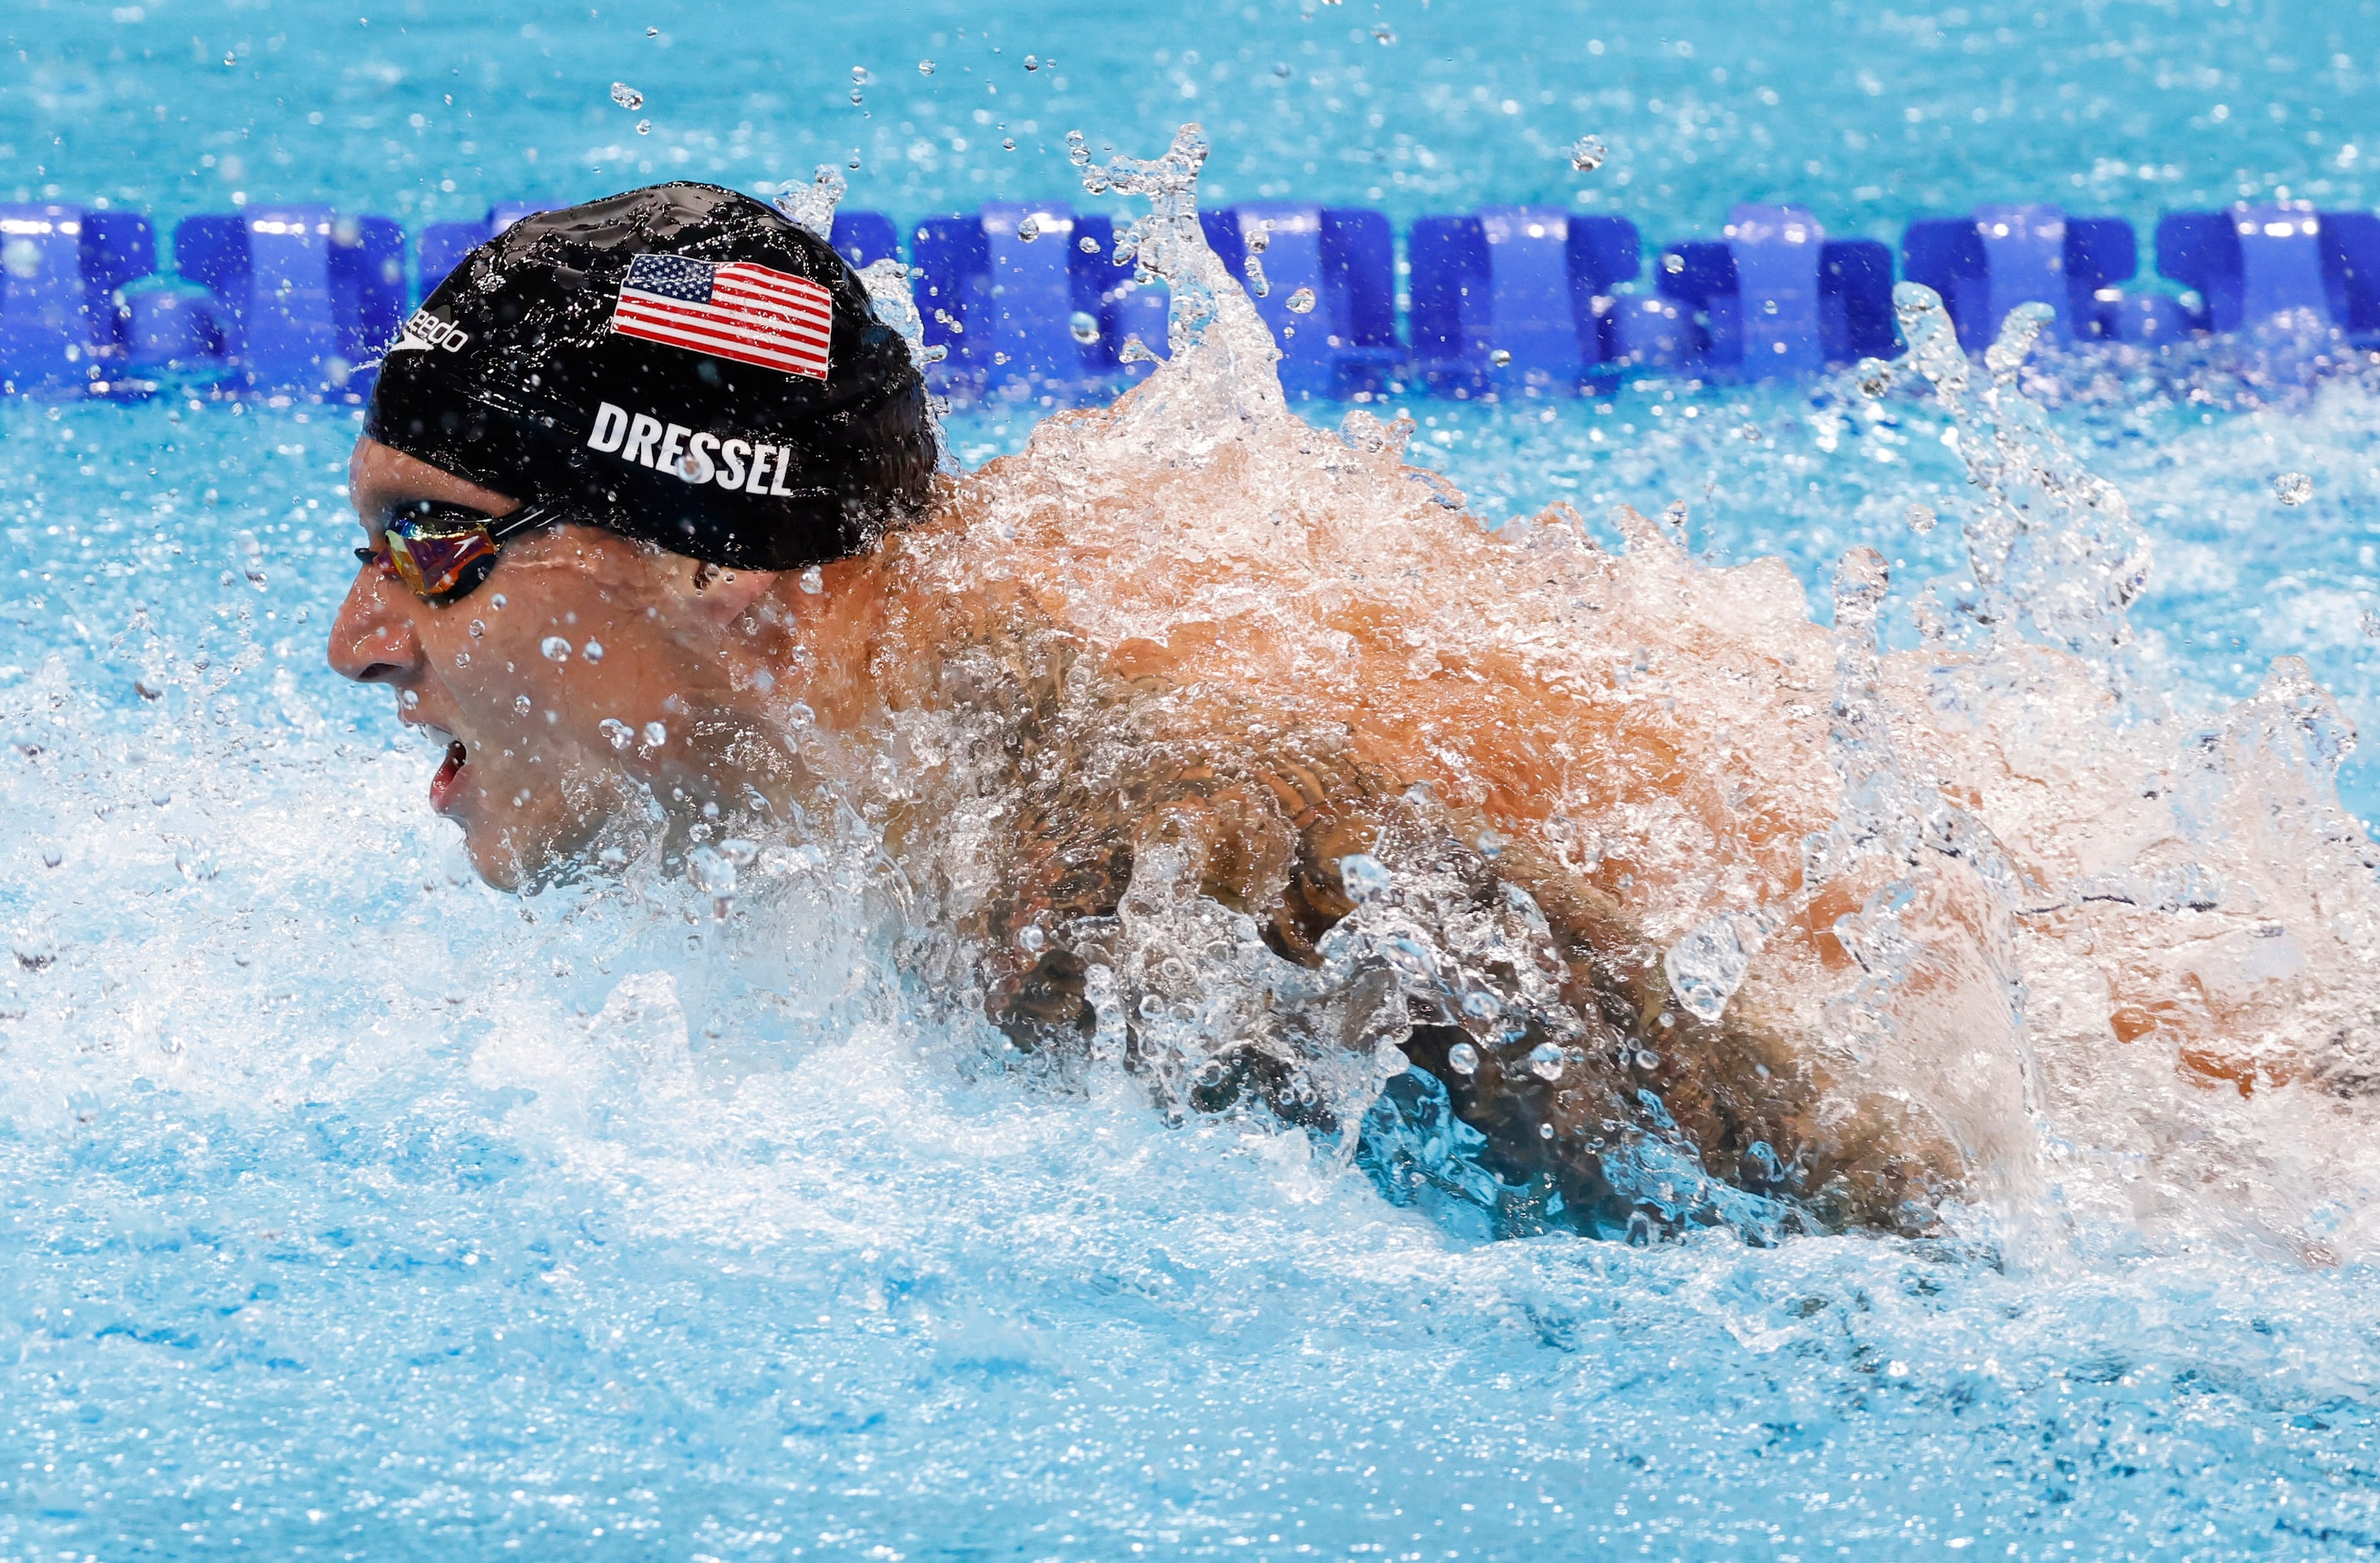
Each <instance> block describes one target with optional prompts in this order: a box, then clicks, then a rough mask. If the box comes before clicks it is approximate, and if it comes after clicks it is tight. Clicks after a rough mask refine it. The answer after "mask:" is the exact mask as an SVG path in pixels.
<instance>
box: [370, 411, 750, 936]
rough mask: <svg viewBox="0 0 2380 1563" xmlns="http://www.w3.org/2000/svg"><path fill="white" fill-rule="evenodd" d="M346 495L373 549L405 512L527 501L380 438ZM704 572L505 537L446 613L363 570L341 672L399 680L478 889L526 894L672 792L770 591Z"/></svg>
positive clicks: (544, 539)
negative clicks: (749, 608) (430, 746)
mask: <svg viewBox="0 0 2380 1563" xmlns="http://www.w3.org/2000/svg"><path fill="white" fill-rule="evenodd" d="M348 489H349V493H350V496H351V497H352V499H353V501H354V503H355V506H356V514H357V516H358V520H359V521H360V522H361V524H362V527H363V531H364V540H365V541H366V542H367V544H369V545H370V546H374V547H377V546H378V545H379V544H380V542H381V531H382V527H383V525H384V523H385V522H386V519H387V517H388V516H389V515H391V513H392V512H393V511H394V510H395V507H396V506H398V505H400V504H403V503H407V502H409V501H413V500H419V499H430V500H438V501H443V502H446V503H455V504H462V505H468V506H469V507H471V508H473V509H476V510H480V511H483V512H485V513H487V514H488V515H505V514H507V513H509V512H510V511H512V510H514V509H515V508H516V502H515V501H514V500H513V499H512V498H510V497H509V496H507V495H504V494H499V493H496V492H493V491H490V490H488V489H484V488H481V487H480V486H479V485H478V484H475V483H472V482H470V481H468V479H462V478H459V477H456V476H455V475H454V474H452V473H449V472H445V471H443V470H441V469H439V468H437V467H434V466H429V465H427V464H426V463H423V462H420V461H417V460H415V459H413V458H412V457H410V456H407V455H405V454H401V453H399V452H397V451H395V450H392V449H390V448H389V447H388V446H385V445H383V444H381V443H379V442H376V441H372V440H369V439H367V440H364V441H362V442H359V443H358V445H357V447H356V453H355V456H354V459H353V461H352V462H351V463H350V464H349V467H348ZM697 571H698V566H697V565H696V564H695V563H694V562H693V561H690V560H686V559H683V558H680V557H679V556H677V555H675V554H673V553H669V552H666V551H662V550H660V549H656V548H652V547H650V546H649V545H647V544H643V543H638V542H633V541H630V540H628V539H624V538H620V537H617V536H615V535H613V533H610V532H607V531H604V530H602V529H601V528H599V527H583V526H574V525H563V526H557V527H544V528H540V529H539V530H536V531H532V532H528V533H526V534H524V535H522V536H520V537H517V538H516V539H513V540H512V541H510V542H508V543H506V544H505V545H504V551H503V554H502V556H501V557H500V558H499V559H498V561H497V563H496V566H495V569H494V572H493V573H492V574H491V575H490V576H488V578H487V579H486V580H485V581H483V582H482V583H480V586H479V588H477V589H476V590H473V591H471V592H469V593H468V594H467V595H465V596H464V597H462V598H461V599H459V600H455V601H454V602H451V603H449V604H447V605H445V606H443V607H440V606H435V605H432V604H431V603H428V602H425V601H423V600H421V599H419V598H418V597H416V596H415V595H414V594H413V593H412V592H411V591H409V590H408V589H407V588H406V587H405V585H404V583H403V582H401V581H399V580H397V579H395V577H394V576H392V575H390V574H388V573H387V572H385V571H384V570H383V568H382V567H381V566H379V565H378V564H375V563H366V564H364V565H362V566H361V567H360V568H359V569H358V571H357V574H356V578H355V582H354V584H353V585H352V586H350V587H349V588H347V596H346V601H345V602H344V603H342V604H341V605H340V609H339V616H338V621H337V623H336V624H334V625H333V626H332V630H331V644H330V660H331V665H332V667H334V668H335V669H336V670H338V672H341V673H344V674H345V675H346V676H347V677H349V678H352V679H356V680H358V681H359V682H361V683H366V684H384V685H389V686H391V687H392V688H393V689H394V690H395V694H396V702H397V710H396V715H397V720H398V721H402V722H405V723H406V724H407V725H408V726H414V727H419V728H421V729H424V730H425V731H427V732H428V733H431V735H432V736H433V737H434V738H436V739H437V740H438V741H439V742H440V743H441V744H442V745H443V746H444V753H443V757H442V758H441V761H440V763H439V766H438V769H437V770H436V772H435V774H434V775H433V776H432V777H431V782H430V802H431V807H432V808H434V809H436V810H437V811H438V812H439V813H440V814H442V815H443V816H445V817H446V818H449V819H452V820H454V821H455V823H456V824H458V825H460V826H461V827H462V830H463V842H464V847H465V850H466V851H467V852H468V854H470V858H471V861H472V864H473V866H474V867H476V868H477V869H478V871H479V873H480V877H481V878H484V879H486V880H488V881H489V882H490V883H491V884H493V885H496V886H498V887H500V888H504V889H507V890H509V889H514V888H516V887H518V886H520V885H522V884H523V883H527V882H535V881H538V880H540V879H542V878H547V877H549V876H550V875H551V874H552V873H553V871H554V870H555V869H556V868H558V867H560V866H563V865H565V864H566V863H568V862H569V861H570V860H572V859H573V858H574V857H575V856H576V855H577V854H580V853H582V852H584V851H585V850H586V849H587V848H588V847H589V845H590V844H591V843H592V842H594V841H595V840H596V838H597V837H598V836H599V835H600V834H601V831H602V829H603V827H604V826H605V824H606V823H607V822H610V821H612V820H613V819H615V818H621V817H623V816H624V815H626V814H627V813H629V812H630V811H632V810H636V811H641V809H642V807H643V800H644V797H645V795H646V794H645V792H644V787H647V786H650V787H654V788H656V790H660V789H663V788H666V787H669V786H670V785H672V783H671V782H670V780H669V778H670V776H671V773H672V769H673V766H674V765H676V764H680V763H682V762H681V761H680V760H679V759H678V758H677V757H676V756H675V755H674V754H673V743H675V745H677V747H678V749H679V750H680V751H682V750H683V748H684V745H685V742H686V737H687V735H688V734H687V732H686V730H687V728H688V725H689V724H688V722H687V721H686V720H685V713H686V712H687V711H688V710H689V709H699V708H709V707H714V706H715V705H716V703H717V702H716V699H715V697H716V695H717V693H718V689H719V687H720V686H721V685H722V681H723V680H725V679H726V678H728V677H730V676H731V672H730V670H729V669H727V668H726V667H725V666H724V665H723V663H722V650H723V648H722V644H721V639H722V637H721V631H722V628H723V626H724V621H725V620H726V619H728V618H731V617H733V616H734V614H735V612H740V610H741V608H742V607H743V606H745V605H747V604H748V602H749V601H750V600H751V598H752V597H753V596H754V595H757V593H758V591H759V589H760V588H764V587H765V586H766V584H767V582H768V577H767V576H761V575H754V574H748V573H747V575H746V576H742V577H740V578H738V579H736V580H734V581H731V582H729V583H727V584H726V585H725V586H724V587H723V588H722V586H721V585H720V584H719V583H718V582H716V581H715V580H714V581H709V582H706V586H707V588H708V589H700V588H698V587H697V585H696V575H697ZM596 646H600V647H601V653H600V654H598V653H596V652H595V651H594V650H593V648H594V647H596ZM615 736H617V737H622V738H624V739H625V742H624V743H619V744H615V743H614V741H613V740H614V737H615ZM639 783H641V784H642V785H641V786H640V785H639Z"/></svg>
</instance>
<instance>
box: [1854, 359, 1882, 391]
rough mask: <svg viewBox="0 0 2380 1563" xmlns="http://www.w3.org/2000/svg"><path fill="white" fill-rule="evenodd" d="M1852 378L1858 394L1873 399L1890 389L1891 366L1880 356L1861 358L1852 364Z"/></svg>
mask: <svg viewBox="0 0 2380 1563" xmlns="http://www.w3.org/2000/svg"><path fill="white" fill-rule="evenodd" d="M1852 379H1853V380H1854V381H1856V382H1858V384H1859V391H1860V394H1861V395H1863V396H1865V397H1867V398H1868V399H1869V400H1870V401H1874V400H1875V399H1876V398H1877V397H1879V396H1881V395H1883V394H1885V393H1886V392H1887V391H1889V390H1891V389H1892V366H1891V365H1890V364H1888V363H1886V362H1885V361H1884V360H1883V359H1882V358H1862V359H1861V360H1860V361H1859V362H1858V363H1856V364H1853V365H1852Z"/></svg>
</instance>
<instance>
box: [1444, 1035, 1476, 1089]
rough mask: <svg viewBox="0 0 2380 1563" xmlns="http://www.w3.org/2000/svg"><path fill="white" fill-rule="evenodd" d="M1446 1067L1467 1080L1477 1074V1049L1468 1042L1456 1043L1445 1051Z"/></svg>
mask: <svg viewBox="0 0 2380 1563" xmlns="http://www.w3.org/2000/svg"><path fill="white" fill-rule="evenodd" d="M1446 1067H1447V1068H1449V1069H1451V1070H1452V1071H1454V1072H1455V1073H1457V1074H1459V1075H1462V1076H1463V1078H1464V1079H1466V1080H1468V1079H1469V1078H1470V1077H1471V1076H1473V1075H1475V1074H1476V1073H1478V1072H1479V1049H1478V1048H1475V1047H1473V1046H1472V1045H1471V1044H1470V1043H1468V1042H1457V1043H1456V1044H1455V1045H1454V1046H1453V1047H1451V1048H1448V1049H1447V1050H1446Z"/></svg>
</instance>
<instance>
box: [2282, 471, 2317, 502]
mask: <svg viewBox="0 0 2380 1563" xmlns="http://www.w3.org/2000/svg"><path fill="white" fill-rule="evenodd" d="M2273 496H2274V497H2275V498H2276V499H2277V500H2279V501H2280V502H2281V503H2283V504H2303V503H2305V502H2306V501H2308V500H2310V499H2312V498H2313V479H2311V478H2309V477H2307V476H2306V475H2305V474H2304V473H2302V472H2284V473H2282V474H2281V475H2280V476H2279V477H2277V478H2276V479H2273Z"/></svg>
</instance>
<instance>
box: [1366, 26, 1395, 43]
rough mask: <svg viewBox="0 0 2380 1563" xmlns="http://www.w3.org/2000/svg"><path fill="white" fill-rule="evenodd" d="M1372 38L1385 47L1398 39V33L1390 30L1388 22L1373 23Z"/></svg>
mask: <svg viewBox="0 0 2380 1563" xmlns="http://www.w3.org/2000/svg"><path fill="white" fill-rule="evenodd" d="M1372 38H1373V41H1374V42H1378V44H1379V45H1380V47H1382V48H1384V49H1385V48H1387V47H1388V46H1389V45H1390V44H1391V43H1393V42H1396V41H1397V35H1396V34H1395V33H1394V32H1392V31H1390V30H1389V24H1388V23H1386V22H1374V23H1373V24H1372Z"/></svg>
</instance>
